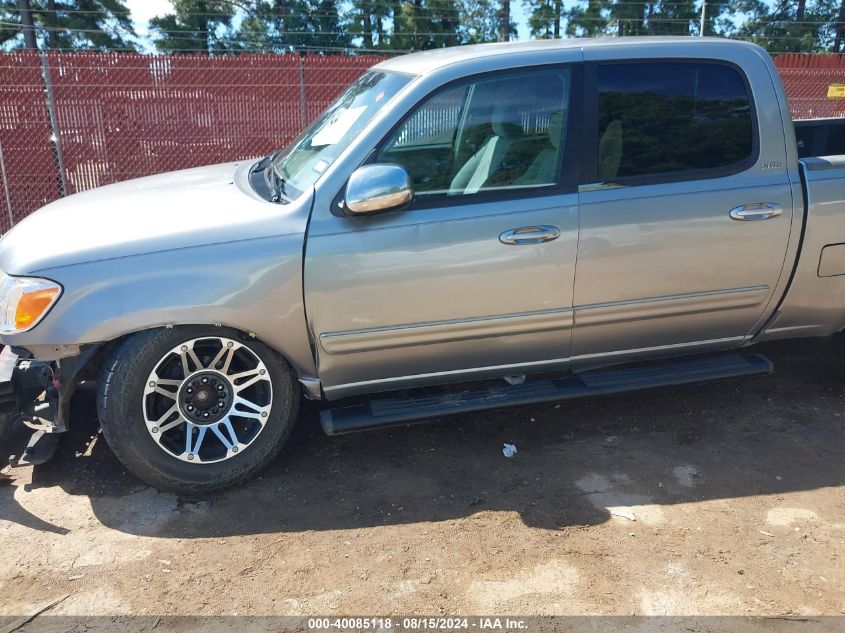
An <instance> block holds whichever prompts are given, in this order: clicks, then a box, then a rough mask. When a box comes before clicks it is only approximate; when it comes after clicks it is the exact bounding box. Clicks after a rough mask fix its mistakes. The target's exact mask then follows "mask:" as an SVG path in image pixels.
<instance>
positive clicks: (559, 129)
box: [549, 110, 564, 149]
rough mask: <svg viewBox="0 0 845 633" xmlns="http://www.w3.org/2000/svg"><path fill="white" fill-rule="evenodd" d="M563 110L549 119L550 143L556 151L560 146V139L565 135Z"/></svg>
mask: <svg viewBox="0 0 845 633" xmlns="http://www.w3.org/2000/svg"><path fill="white" fill-rule="evenodd" d="M563 115H564V112H563V110H558V111H557V112H555V113H554V114H553V115H552V118H550V119H549V142H550V143H551V144H552V147H554V148H555V149H557V148H558V146H560V137H561V135H562V133H563V118H564V117H563Z"/></svg>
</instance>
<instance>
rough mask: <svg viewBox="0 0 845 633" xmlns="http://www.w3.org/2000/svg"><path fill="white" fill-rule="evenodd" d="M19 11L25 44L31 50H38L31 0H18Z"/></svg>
mask: <svg viewBox="0 0 845 633" xmlns="http://www.w3.org/2000/svg"><path fill="white" fill-rule="evenodd" d="M18 13H19V14H20V16H21V31H23V42H24V46H25V47H26V48H27V49H28V50H31V51H37V50H38V42H37V41H36V39H35V24H34V23H33V22H32V9H31V8H30V6H29V0H18Z"/></svg>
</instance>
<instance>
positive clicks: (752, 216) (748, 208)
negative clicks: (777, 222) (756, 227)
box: [730, 202, 783, 220]
mask: <svg viewBox="0 0 845 633" xmlns="http://www.w3.org/2000/svg"><path fill="white" fill-rule="evenodd" d="M781 213H783V209H781V208H780V205H778V204H776V203H774V202H754V203H752V204H743V205H742V206H739V207H734V208H733V209H731V213H730V216H731V218H732V219H734V220H768V219H769V218H774V217H776V216H778V215H780V214H781Z"/></svg>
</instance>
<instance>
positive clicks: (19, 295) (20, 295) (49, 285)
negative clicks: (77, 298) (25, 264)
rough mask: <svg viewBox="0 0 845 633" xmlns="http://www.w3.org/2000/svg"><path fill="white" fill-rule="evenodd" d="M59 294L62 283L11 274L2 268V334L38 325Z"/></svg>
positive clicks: (0, 325) (0, 304) (15, 332)
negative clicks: (4, 271) (12, 275)
mask: <svg viewBox="0 0 845 633" xmlns="http://www.w3.org/2000/svg"><path fill="white" fill-rule="evenodd" d="M60 294H62V287H61V286H60V285H59V284H57V283H56V282H54V281H50V280H49V279H40V278H38V277H11V276H9V275H7V274H5V273H3V272H2V271H0V334H17V333H18V332H26V331H27V330H29V329H31V328H33V327H35V326H36V325H37V323H38V322H39V321H40V320H41V318H42V317H43V316H44V315H45V314H47V311H48V310H49V309H50V308H51V307H52V306H53V304H54V303H55V302H56V300H57V299H58V298H59V295H60Z"/></svg>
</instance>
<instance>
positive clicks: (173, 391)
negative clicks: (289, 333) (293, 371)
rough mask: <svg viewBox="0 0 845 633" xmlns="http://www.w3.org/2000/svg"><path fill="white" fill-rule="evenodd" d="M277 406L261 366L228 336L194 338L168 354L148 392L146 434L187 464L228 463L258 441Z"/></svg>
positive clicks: (157, 367) (152, 375)
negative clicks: (274, 403)
mask: <svg viewBox="0 0 845 633" xmlns="http://www.w3.org/2000/svg"><path fill="white" fill-rule="evenodd" d="M272 406H273V387H272V384H271V382H270V374H269V373H268V371H267V367H265V365H264V363H263V361H262V360H261V359H260V358H259V357H258V356H257V355H256V353H255V352H253V351H252V350H251V349H250V348H249V347H247V346H246V345H244V344H243V343H239V342H238V341H236V340H233V339H229V338H225V337H222V336H221V337H203V338H195V339H191V340H190V341H186V342H184V343H181V344H179V345H177V346H176V347H174V348H173V349H171V350H170V351H169V352H167V353H166V354H165V355H164V356H163V357H162V358H161V360H159V361H158V363H157V364H156V365H155V367H154V368H153V370H152V372H150V375H149V377H148V378H147V382H146V385H145V387H144V397H143V409H144V422H145V423H146V425H147V431H148V432H149V434H150V437H152V438H153V441H155V443H156V444H158V446H159V448H161V449H162V450H163V451H165V452H166V453H168V454H169V455H171V456H172V457H175V458H177V459H180V460H182V461H185V462H189V463H193V464H207V463H211V462H221V461H224V460H226V459H230V458H232V457H234V456H236V455H237V454H238V453H240V452H241V451H243V450H244V449H245V448H246V447H248V446H249V445H250V444H252V443H253V442H254V441H255V438H257V437H258V435H259V434H260V433H261V431H262V430H263V429H264V425H265V424H266V423H267V419H268V417H269V416H270V409H271V407H272Z"/></svg>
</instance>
